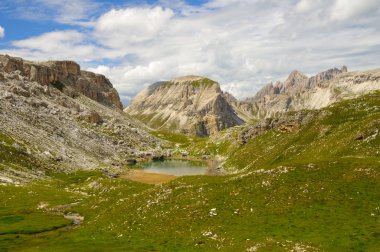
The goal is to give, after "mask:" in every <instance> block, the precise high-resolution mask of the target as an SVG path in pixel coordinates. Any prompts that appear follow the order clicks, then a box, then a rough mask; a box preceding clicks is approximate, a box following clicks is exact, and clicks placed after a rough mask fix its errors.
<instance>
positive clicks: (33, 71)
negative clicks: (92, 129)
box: [0, 55, 123, 109]
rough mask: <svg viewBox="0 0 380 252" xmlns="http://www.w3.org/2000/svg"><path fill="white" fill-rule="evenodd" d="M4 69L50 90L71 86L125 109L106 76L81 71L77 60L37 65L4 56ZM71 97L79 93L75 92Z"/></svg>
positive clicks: (0, 63)
mask: <svg viewBox="0 0 380 252" xmlns="http://www.w3.org/2000/svg"><path fill="white" fill-rule="evenodd" d="M0 69H1V71H3V72H5V73H17V74H19V75H20V76H21V77H22V78H26V79H27V80H28V81H31V82H37V83H39V84H40V85H42V86H45V87H46V88H49V86H51V85H59V86H60V88H61V89H64V88H65V87H66V86H67V87H70V88H71V89H73V90H74V91H76V92H79V93H81V94H83V95H85V96H87V97H89V98H90V99H92V100H95V101H97V102H100V103H102V104H104V105H107V106H109V107H114V108H118V109H122V108H123V106H122V104H121V102H120V98H119V94H118V93H117V91H116V90H115V89H114V88H113V86H112V84H111V82H110V81H109V80H108V79H107V78H106V77H105V76H103V75H100V74H94V73H91V72H87V71H81V70H80V66H79V65H78V64H77V63H75V62H73V61H48V62H38V63H37V62H31V61H26V60H23V59H21V58H16V57H11V56H8V55H0ZM66 91H68V90H66ZM71 95H75V93H73V92H71Z"/></svg>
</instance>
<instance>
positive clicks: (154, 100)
mask: <svg viewBox="0 0 380 252" xmlns="http://www.w3.org/2000/svg"><path fill="white" fill-rule="evenodd" d="M125 112H127V113H129V114H131V115H132V116H135V117H137V118H138V119H140V120H141V121H143V122H144V123H146V124H148V125H149V126H150V127H152V128H154V129H165V130H169V131H173V132H178V133H185V134H190V135H196V136H201V137H204V136H209V135H211V134H214V133H216V132H218V131H220V130H223V129H225V128H229V127H232V126H235V125H240V124H242V123H243V120H242V119H241V118H239V116H238V115H237V113H236V112H235V111H234V109H233V107H232V106H231V105H230V103H229V102H228V101H227V99H226V96H225V94H223V92H222V91H221V89H220V86H219V84H218V83H217V82H215V81H212V80H210V79H207V78H203V77H199V76H185V77H181V78H177V79H174V80H171V81H165V82H158V83H155V84H153V85H151V86H149V87H148V88H146V89H145V90H143V91H142V92H140V93H139V94H138V95H137V96H136V97H135V98H134V99H133V101H132V103H131V104H130V105H129V106H128V107H127V108H126V109H125Z"/></svg>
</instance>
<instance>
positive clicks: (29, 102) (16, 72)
mask: <svg viewBox="0 0 380 252" xmlns="http://www.w3.org/2000/svg"><path fill="white" fill-rule="evenodd" d="M0 59H2V64H1V65H0V78H1V79H0V122H1V123H0V153H1V158H0V183H1V181H5V182H7V181H8V182H17V181H18V182H22V181H24V180H25V181H26V180H28V179H33V178H37V177H42V176H43V173H38V171H37V170H39V171H40V172H42V171H43V170H44V168H47V169H50V170H54V169H64V170H66V171H67V170H72V169H78V168H94V167H97V166H99V165H111V164H112V163H113V164H120V163H122V162H123V161H124V160H125V158H126V157H128V155H130V154H131V153H138V152H139V151H145V150H154V149H155V148H156V146H157V145H160V141H159V140H157V139H155V138H154V137H153V136H151V135H150V134H148V133H147V132H146V127H145V126H144V125H143V124H141V123H140V122H138V121H136V120H135V119H133V118H130V117H129V116H128V115H126V114H125V113H123V112H122V110H121V109H120V108H121V105H120V104H119V98H118V97H119V96H118V93H117V92H116V90H115V89H113V88H112V85H111V84H110V83H109V81H108V80H107V79H106V78H105V77H104V76H101V75H95V74H93V73H89V72H83V71H82V72H81V73H80V74H79V72H78V71H77V70H78V69H79V68H78V65H77V64H76V63H73V62H49V63H33V62H29V61H24V60H22V59H18V58H16V59H15V58H10V57H9V56H0ZM4 59H5V60H4ZM48 66H49V67H48ZM34 67H36V68H39V67H41V68H39V70H38V71H37V73H38V74H36V75H33V74H30V72H33V71H34V70H32V71H29V70H30V69H34ZM42 69H44V70H42ZM33 76H34V77H33ZM35 76H38V77H36V78H35ZM48 76H52V77H51V78H50V77H49V78H50V79H49V78H47V77H48ZM49 81H51V82H49ZM92 88H93V89H92ZM99 102H100V103H99ZM7 152H9V153H12V154H11V156H10V157H7V155H8V154H7ZM23 160H29V161H28V162H26V161H25V162H24V161H23ZM45 170H46V169H45Z"/></svg>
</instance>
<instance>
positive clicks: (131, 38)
mask: <svg viewBox="0 0 380 252" xmlns="http://www.w3.org/2000/svg"><path fill="white" fill-rule="evenodd" d="M173 15H174V13H173V11H172V10H171V9H163V8H161V7H154V8H126V9H120V10H115V9H113V10H111V11H109V12H107V13H105V14H104V15H102V16H101V17H100V18H99V19H98V21H97V22H96V25H95V36H96V37H97V38H98V39H99V41H101V42H102V43H103V44H105V45H107V46H110V47H117V48H121V47H124V46H126V44H131V43H138V42H143V41H146V40H149V39H151V38H152V37H155V36H158V35H159V33H160V32H162V31H163V29H164V28H165V26H166V25H167V24H168V22H169V20H170V18H172V17H173ZM116 37H117V39H115V38H116Z"/></svg>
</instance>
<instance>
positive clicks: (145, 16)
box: [0, 0, 380, 105]
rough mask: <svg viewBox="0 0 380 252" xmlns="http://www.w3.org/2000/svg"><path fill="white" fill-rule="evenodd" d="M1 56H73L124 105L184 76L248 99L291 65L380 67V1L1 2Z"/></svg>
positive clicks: (312, 69) (306, 69)
mask: <svg viewBox="0 0 380 252" xmlns="http://www.w3.org/2000/svg"><path fill="white" fill-rule="evenodd" d="M0 54H9V55H12V56H18V57H22V58H25V59H29V60H36V61H46V60H74V61H76V62H78V63H79V64H80V65H81V67H82V69H85V70H90V71H93V72H96V73H100V74H104V75H106V76H107V77H108V78H109V79H110V80H111V82H112V83H113V85H114V87H115V88H116V89H117V90H118V92H119V94H120V97H121V99H122V101H123V103H124V105H127V104H128V103H129V102H130V100H131V98H133V96H134V95H136V94H137V93H138V92H139V91H141V90H142V89H143V88H144V87H146V86H148V85H150V84H152V83H154V82H157V81H163V80H170V79H173V78H175V77H178V76H184V75H200V76H205V77H208V78H211V79H213V80H215V81H218V82H219V83H220V85H221V87H222V90H224V91H228V92H230V93H232V94H233V95H235V96H236V97H238V98H240V99H243V98H245V97H249V96H253V95H254V94H255V93H256V92H257V91H258V90H259V89H260V88H261V87H262V86H263V85H265V84H267V83H269V82H274V81H276V80H282V81H283V80H285V79H286V76H287V75H288V74H289V73H290V72H291V71H292V70H295V69H297V70H299V71H301V72H303V73H305V74H307V75H313V74H316V73H318V72H321V71H323V70H326V69H329V68H333V67H341V66H343V65H347V66H348V69H349V70H366V69H371V68H379V67H380V1H379V0H282V1H278V0H188V1H185V0H147V1H138V0H130V1H122V0H116V1H98V0H76V1H62V0H1V2H0Z"/></svg>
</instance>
